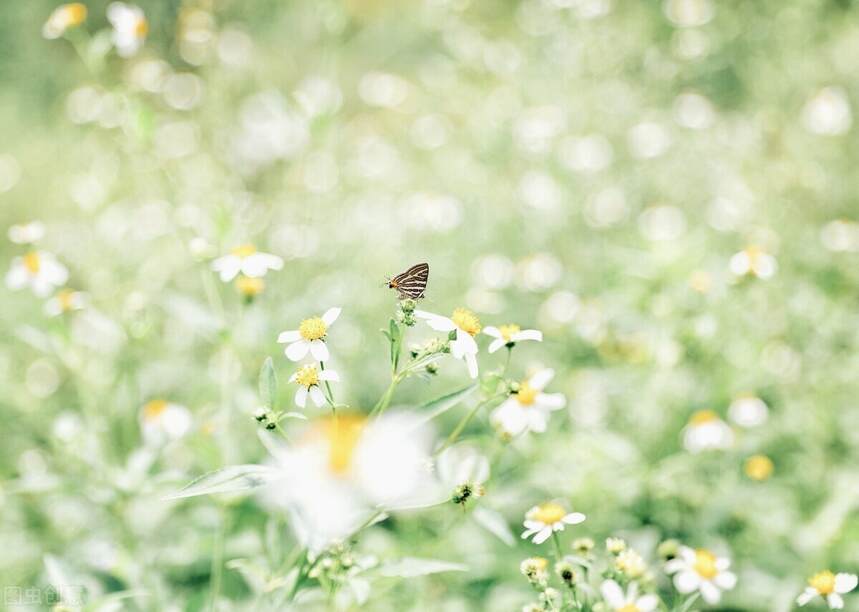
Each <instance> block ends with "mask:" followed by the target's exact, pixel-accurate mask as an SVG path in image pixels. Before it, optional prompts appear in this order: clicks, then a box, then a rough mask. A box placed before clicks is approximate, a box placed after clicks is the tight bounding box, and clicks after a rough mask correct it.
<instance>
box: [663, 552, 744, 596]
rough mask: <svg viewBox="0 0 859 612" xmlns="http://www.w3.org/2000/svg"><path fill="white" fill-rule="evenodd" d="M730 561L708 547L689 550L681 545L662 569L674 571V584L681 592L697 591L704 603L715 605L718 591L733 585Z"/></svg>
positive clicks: (725, 589)
mask: <svg viewBox="0 0 859 612" xmlns="http://www.w3.org/2000/svg"><path fill="white" fill-rule="evenodd" d="M730 566H731V560H730V559H728V558H727V557H717V556H716V555H714V554H713V553H712V552H710V551H709V550H706V549H704V548H698V549H695V550H692V549H691V548H689V547H688V546H681V547H680V549H679V550H678V553H677V557H676V558H674V559H671V560H670V561H669V562H668V563H666V564H665V572H666V573H668V574H674V586H675V587H676V588H677V590H678V591H679V592H681V593H683V594H686V593H692V592H693V591H699V592H700V593H701V597H703V598H704V601H706V602H707V603H708V604H716V603H718V602H719V599H721V597H722V591H728V590H730V589H733V588H734V585H735V584H737V577H736V575H734V574H733V573H732V572H729V571H728V568H729V567H730Z"/></svg>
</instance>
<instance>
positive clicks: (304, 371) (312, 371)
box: [295, 364, 319, 387]
mask: <svg viewBox="0 0 859 612" xmlns="http://www.w3.org/2000/svg"><path fill="white" fill-rule="evenodd" d="M295 382H297V383H298V384H299V385H301V386H302V387H312V386H313V385H318V384H319V371H318V370H317V369H316V366H315V365H309V364H308V365H305V366H301V367H300V368H299V369H298V372H296V373H295Z"/></svg>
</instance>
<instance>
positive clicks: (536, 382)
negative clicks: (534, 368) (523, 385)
mask: <svg viewBox="0 0 859 612" xmlns="http://www.w3.org/2000/svg"><path fill="white" fill-rule="evenodd" d="M554 377H555V370H552V369H549V368H547V369H545V370H540V371H539V372H537V373H536V374H534V375H533V376H532V377H531V378H529V379H528V384H529V385H531V387H532V388H533V389H537V390H538V391H542V390H543V389H544V388H545V387H546V385H548V384H549V382H551V380H552V379H553V378H554Z"/></svg>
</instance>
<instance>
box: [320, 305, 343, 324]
mask: <svg viewBox="0 0 859 612" xmlns="http://www.w3.org/2000/svg"><path fill="white" fill-rule="evenodd" d="M342 310H343V309H342V308H336V307H335V308H329V309H328V310H326V311H325V314H324V315H322V322H323V323H325V325H326V326H328V325H331V324H332V323H334V321H336V320H337V317H339V316H340V312H341V311H342Z"/></svg>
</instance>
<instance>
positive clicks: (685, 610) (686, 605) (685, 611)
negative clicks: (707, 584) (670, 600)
mask: <svg viewBox="0 0 859 612" xmlns="http://www.w3.org/2000/svg"><path fill="white" fill-rule="evenodd" d="M699 595H700V594H699V593H693V594H692V595H691V596H690V597H689V599H687V600H686V601H684V602H683V605H682V606H680V608H679V609H678V611H677V612H689V610H691V609H692V605H693V604H694V603H695V602H696V601H698V596H699Z"/></svg>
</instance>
